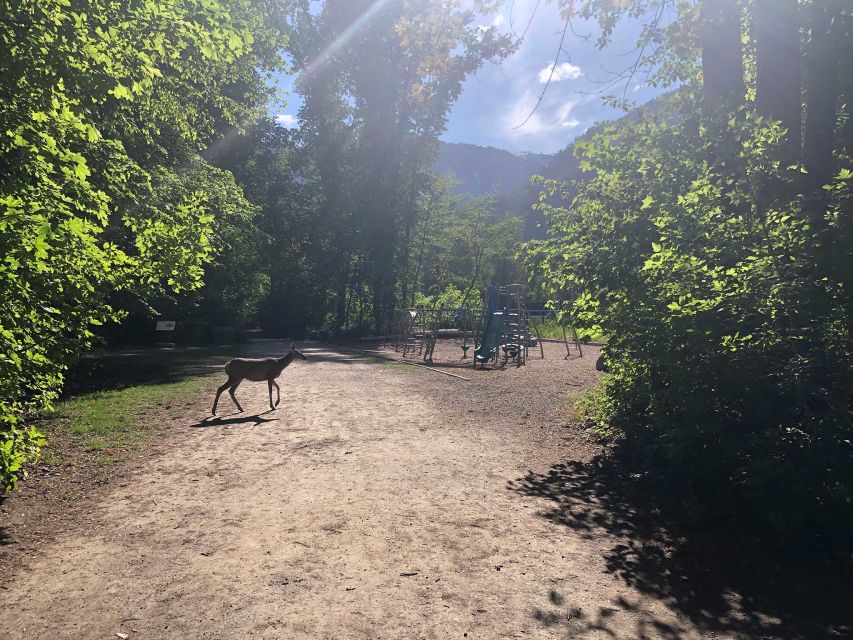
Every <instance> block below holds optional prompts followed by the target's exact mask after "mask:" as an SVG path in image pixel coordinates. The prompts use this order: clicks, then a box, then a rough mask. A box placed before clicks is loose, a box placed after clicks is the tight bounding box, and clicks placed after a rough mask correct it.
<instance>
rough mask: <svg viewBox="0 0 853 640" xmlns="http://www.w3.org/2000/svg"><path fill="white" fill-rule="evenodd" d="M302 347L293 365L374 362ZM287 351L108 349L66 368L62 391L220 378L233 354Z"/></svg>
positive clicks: (271, 344) (272, 346)
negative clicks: (304, 358) (299, 358)
mask: <svg viewBox="0 0 853 640" xmlns="http://www.w3.org/2000/svg"><path fill="white" fill-rule="evenodd" d="M300 348H301V350H302V352H303V353H304V354H305V355H306V356H308V360H307V361H306V362H298V363H294V364H293V365H292V366H294V367H300V366H305V365H306V364H308V365H310V364H315V363H318V362H336V363H340V364H354V363H361V364H372V363H375V362H378V361H376V360H374V359H373V358H370V357H369V356H361V355H356V354H347V353H338V352H333V351H329V350H327V349H326V348H324V347H320V346H318V345H317V344H316V343H314V344H311V343H304V344H303V343H300ZM331 348H334V347H331ZM289 350H290V341H289V340H257V341H253V342H248V343H245V344H238V345H219V346H211V347H178V348H174V349H169V348H150V349H133V350H124V351H115V352H106V353H103V354H100V355H91V356H87V357H86V358H84V359H83V360H82V361H81V362H80V363H79V364H78V365H77V366H76V367H75V368H74V369H73V370H72V371H71V372H70V374H69V376H68V383H67V385H66V390H65V394H66V395H69V396H76V395H81V394H85V393H90V392H93V391H110V390H114V389H123V388H126V387H134V386H139V385H156V384H165V383H170V382H180V381H182V380H186V379H189V378H195V377H198V376H205V375H210V374H215V373H221V374H222V377H223V380H224V379H225V371H224V365H225V363H226V362H228V360H230V359H232V358H267V357H281V356H283V355H285V354H286V353H287V352H288V351H289Z"/></svg>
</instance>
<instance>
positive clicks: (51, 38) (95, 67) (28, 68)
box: [0, 0, 284, 488]
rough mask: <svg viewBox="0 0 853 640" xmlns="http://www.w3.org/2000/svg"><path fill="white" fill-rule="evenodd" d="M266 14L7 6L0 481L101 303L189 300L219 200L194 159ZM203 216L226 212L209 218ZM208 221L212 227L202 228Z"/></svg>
mask: <svg viewBox="0 0 853 640" xmlns="http://www.w3.org/2000/svg"><path fill="white" fill-rule="evenodd" d="M278 15H279V12H278V11H276V10H274V7H273V6H272V5H269V6H268V5H266V3H260V2H258V3H256V2H250V1H249V0H229V1H227V2H206V3H203V4H201V5H199V4H198V3H195V2H189V1H186V2H183V1H181V0H177V1H175V2H170V3H167V4H164V3H159V2H151V1H134V2H129V3H113V2H106V1H104V0H81V1H80V2H75V3H74V4H73V5H71V4H70V3H68V2H65V1H64V0H45V1H39V2H12V1H6V2H3V4H2V11H0V16H2V17H0V42H2V47H0V78H2V81H1V82H0V203H1V204H2V218H0V249H2V255H3V260H2V262H0V298H2V299H3V301H4V305H5V306H4V311H5V313H4V315H3V318H2V319H0V452H2V456H0V482H2V485H3V487H4V488H8V487H9V486H12V485H14V483H15V481H16V479H17V477H18V476H19V475H20V473H21V465H22V464H23V463H24V462H26V461H27V460H30V459H32V457H33V456H34V455H35V454H36V452H37V446H38V444H39V442H40V441H41V440H40V436H38V434H36V432H35V431H34V430H32V429H30V428H28V427H27V424H26V418H27V416H28V415H30V414H32V413H34V412H37V411H40V410H43V409H44V408H46V407H49V406H50V403H51V402H52V400H53V399H55V398H56V396H57V394H58V392H59V390H60V389H61V385H62V378H63V371H64V370H65V369H66V368H67V367H68V365H69V364H70V363H71V362H73V361H74V359H75V358H76V357H77V356H78V354H79V353H80V352H81V351H82V350H83V349H85V347H86V346H87V345H88V344H89V343H90V342H91V340H92V338H93V329H94V328H95V327H98V326H100V325H102V324H104V323H106V322H110V321H115V320H118V319H120V318H121V316H122V310H121V309H119V308H115V307H113V306H111V305H110V304H109V301H110V299H115V293H116V292H125V294H126V295H130V296H132V297H135V298H138V299H141V300H143V301H144V300H151V299H153V297H154V296H156V295H159V294H161V293H163V292H165V291H172V292H181V291H186V290H191V289H195V288H198V287H199V286H200V285H201V276H202V274H203V272H204V266H205V264H206V263H207V262H209V261H210V260H211V259H212V258H213V256H214V254H215V253H216V251H217V244H218V243H219V242H220V241H221V236H219V235H218V233H219V231H220V230H221V229H222V228H223V225H224V224H225V221H224V218H227V217H228V215H230V214H229V213H228V211H229V210H230V209H228V208H229V207H231V206H232V204H233V203H226V202H225V201H223V200H221V199H218V195H217V193H215V191H216V190H217V189H220V190H221V191H223V192H229V190H230V195H231V196H235V197H236V196H237V195H238V194H239V191H238V190H236V189H235V188H234V185H233V181H231V180H230V177H229V176H227V175H225V174H223V173H221V172H216V171H214V170H212V169H211V168H209V167H206V166H205V163H204V161H203V160H201V159H200V158H199V156H198V152H199V151H200V150H201V149H202V148H204V147H205V146H207V145H209V144H211V143H213V142H215V141H216V140H217V139H219V138H220V137H221V136H222V135H223V134H225V133H226V132H227V131H229V130H231V129H232V128H234V127H237V126H240V125H241V123H243V122H245V121H246V120H247V119H249V118H251V117H253V114H254V113H255V110H256V108H257V106H258V105H259V104H260V103H262V102H263V100H264V99H265V98H266V94H267V89H266V88H265V86H264V83H263V73H264V70H269V69H272V68H274V67H276V66H277V65H278V64H280V62H279V59H278V57H277V50H278V48H279V47H280V46H281V45H282V44H283V42H284V35H283V32H282V31H281V24H279V23H277V22H276V18H277V16H278ZM221 207H226V209H227V210H223V209H222V208H221ZM219 216H221V218H222V220H221V222H222V223H223V225H220V224H219V222H220V220H218V217H219Z"/></svg>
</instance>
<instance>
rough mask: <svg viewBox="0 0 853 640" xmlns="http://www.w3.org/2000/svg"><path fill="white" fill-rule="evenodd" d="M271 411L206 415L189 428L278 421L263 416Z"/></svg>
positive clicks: (255, 424) (271, 411)
mask: <svg viewBox="0 0 853 640" xmlns="http://www.w3.org/2000/svg"><path fill="white" fill-rule="evenodd" d="M271 413H273V410H272V409H270V410H269V411H264V412H263V413H255V414H252V415H244V414H242V413H241V414H238V415H234V416H207V417H206V418H202V419H201V420H199V421H198V422H196V423H195V424H191V425H190V428H191V429H205V428H207V427H225V426H228V425H233V424H252V426H255V427H257V426H259V425H262V424H264V423H266V422H278V418H265V417H264V416H266V415H269V414H271Z"/></svg>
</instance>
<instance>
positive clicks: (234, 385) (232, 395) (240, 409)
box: [228, 380, 243, 413]
mask: <svg viewBox="0 0 853 640" xmlns="http://www.w3.org/2000/svg"><path fill="white" fill-rule="evenodd" d="M240 382H242V380H241V381H240ZM240 382H238V383H237V384H233V385H231V388H230V389H228V393H229V394H230V395H231V399H232V400H233V401H234V404H236V405H237V411H240V412H241V413H242V411H243V407H241V406H240V403H239V402H237V396H235V395H234V392H235V391H236V390H237V387H239V386H240Z"/></svg>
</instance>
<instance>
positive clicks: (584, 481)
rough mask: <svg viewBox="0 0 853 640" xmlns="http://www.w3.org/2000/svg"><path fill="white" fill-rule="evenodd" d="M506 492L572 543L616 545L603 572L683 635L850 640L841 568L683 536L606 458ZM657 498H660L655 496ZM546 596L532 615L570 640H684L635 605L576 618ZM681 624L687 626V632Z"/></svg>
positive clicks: (738, 542) (559, 469)
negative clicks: (668, 617)
mask: <svg viewBox="0 0 853 640" xmlns="http://www.w3.org/2000/svg"><path fill="white" fill-rule="evenodd" d="M509 488H510V489H511V490H513V491H516V492H518V493H520V494H522V495H525V496H534V497H537V498H542V499H544V500H546V501H547V502H548V503H550V506H549V507H548V508H547V509H545V510H544V511H542V512H541V513H540V515H542V516H543V517H545V518H547V519H548V520H551V521H552V522H554V523H557V524H559V525H562V526H565V527H567V528H569V529H572V530H573V531H575V532H577V533H579V534H580V535H582V536H584V537H586V538H591V539H601V538H603V537H604V536H607V538H610V539H615V540H616V542H615V543H614V544H613V545H612V546H611V548H610V549H608V550H607V551H606V552H605V554H604V560H605V562H606V567H607V571H608V572H609V573H611V574H613V575H615V576H617V577H618V578H619V579H620V580H622V581H623V582H624V583H625V584H627V585H630V586H632V587H634V588H635V589H636V590H637V591H639V592H640V593H642V594H644V595H647V596H650V597H653V598H655V599H657V600H660V601H661V602H663V603H664V604H665V605H666V606H667V607H669V608H670V609H671V610H672V611H673V612H674V613H675V614H676V616H677V618H678V620H683V621H685V624H686V625H687V627H688V628H698V629H699V630H700V631H701V632H703V634H707V635H708V637H717V636H716V634H719V633H726V634H732V635H734V636H735V637H738V638H756V639H762V640H783V639H784V640H816V639H818V638H850V637H853V620H851V618H853V606H851V603H853V581H851V580H850V577H849V574H848V575H844V569H843V568H838V569H835V568H829V567H827V566H826V565H825V564H822V565H818V564H810V563H809V562H808V560H805V559H803V558H793V557H790V556H786V555H784V554H780V553H775V552H774V551H773V550H772V549H773V545H772V541H767V542H768V544H765V545H762V544H761V543H760V541H759V542H758V544H756V543H754V542H747V541H746V540H745V539H744V538H745V537H744V536H743V535H742V533H743V532H742V531H739V530H738V529H737V528H736V527H733V528H732V527H730V528H728V529H722V528H717V529H714V530H711V527H712V526H713V525H711V526H707V525H705V526H702V527H694V528H692V529H689V528H685V525H683V524H680V522H683V518H680V517H679V511H678V508H677V507H676V508H675V509H670V508H668V509H667V510H666V512H664V511H662V510H661V508H660V507H659V506H657V505H660V504H661V501H659V500H656V499H655V492H654V491H651V492H650V491H649V487H647V486H640V485H639V482H638V481H637V480H636V479H634V478H631V477H625V476H624V475H620V474H619V473H618V472H615V471H614V470H613V466H612V463H611V462H610V461H609V459H608V458H598V459H596V460H594V461H592V462H589V463H585V462H569V463H564V464H557V465H554V466H553V467H551V469H550V470H549V471H548V472H547V473H544V474H536V473H533V472H529V473H528V474H527V475H526V476H525V477H523V478H521V479H519V480H517V481H514V482H513V481H510V482H509ZM658 491H659V490H658ZM564 602H565V595H562V594H559V593H556V592H552V593H551V596H550V602H549V603H543V608H542V609H540V610H537V611H536V612H535V613H534V617H535V618H536V619H537V620H538V621H539V622H540V623H542V624H544V625H546V626H554V627H555V629H556V628H558V627H557V625H559V626H560V627H563V628H564V629H565V631H566V632H567V633H568V637H578V636H583V635H584V634H585V633H587V632H593V631H596V632H601V633H604V634H606V635H608V636H609V637H612V638H632V639H633V638H650V639H651V638H665V639H671V640H675V639H678V638H681V637H683V635H684V634H685V629H684V628H681V627H677V626H672V625H670V624H666V623H664V622H662V621H660V620H657V619H655V618H654V617H653V616H651V615H650V614H649V613H648V612H646V611H644V610H642V609H641V608H640V607H639V604H640V603H639V602H638V603H632V602H630V601H629V600H627V599H625V598H621V597H620V598H618V599H617V600H615V601H614V602H612V603H611V604H612V606H609V607H601V608H600V609H599V610H598V611H597V612H588V611H586V612H584V611H581V610H579V609H576V608H572V607H571V606H570V603H569V604H568V605H567V606H568V608H567V607H566V606H563V607H560V608H558V609H557V608H555V606H554V605H562V604H563V603H564ZM620 611H631V612H632V615H633V617H634V619H635V620H637V622H636V628H634V629H632V631H631V633H630V634H629V635H620V633H619V632H618V631H617V630H616V629H615V627H614V624H613V622H614V617H615V616H616V615H617V614H618V613H619V612H620ZM687 623H689V624H687Z"/></svg>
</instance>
